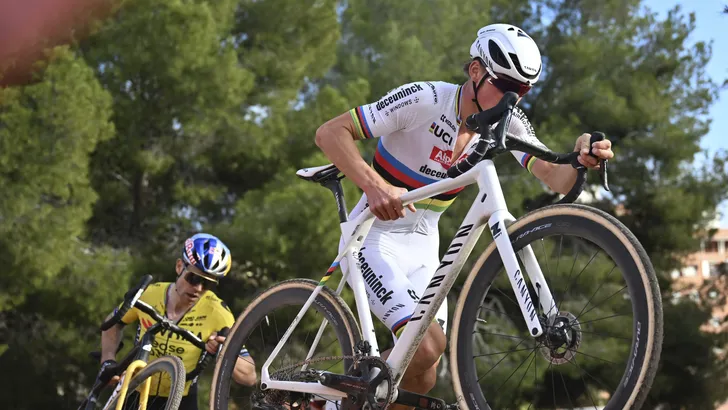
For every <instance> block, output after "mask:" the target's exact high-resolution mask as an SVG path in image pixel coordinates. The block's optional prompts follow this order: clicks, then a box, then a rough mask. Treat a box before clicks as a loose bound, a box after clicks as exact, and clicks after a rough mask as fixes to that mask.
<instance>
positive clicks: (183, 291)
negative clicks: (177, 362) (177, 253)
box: [101, 233, 256, 410]
mask: <svg viewBox="0 0 728 410" xmlns="http://www.w3.org/2000/svg"><path fill="white" fill-rule="evenodd" d="M231 263H232V260H231V257H230V250H229V249H228V248H227V246H225V244H224V243H223V242H222V241H221V240H220V239H218V238H216V237H214V236H212V235H209V234H204V233H201V234H197V235H194V236H193V237H191V238H189V239H187V240H186V241H185V244H184V247H183V248H182V257H181V258H179V259H177V264H176V267H175V268H176V271H177V279H176V281H175V282H158V283H154V284H152V285H150V286H149V287H148V288H147V289H146V290H145V291H144V293H143V294H142V296H141V300H142V301H144V302H146V303H148V304H149V305H151V306H152V307H154V309H155V310H157V311H158V312H159V313H160V314H163V315H164V316H165V317H167V318H168V319H170V320H173V321H175V322H176V323H177V324H178V325H179V326H180V327H182V328H185V329H187V330H190V331H191V332H192V333H194V334H196V335H197V336H198V337H199V338H200V339H202V340H207V345H206V350H207V351H208V352H209V353H213V354H214V353H215V352H216V351H217V349H218V347H219V345H220V344H221V343H222V342H224V341H225V337H223V336H220V335H218V331H220V330H221V329H223V328H225V327H227V328H230V327H232V325H233V324H234V323H235V318H234V317H233V314H232V313H231V312H230V309H229V308H228V307H227V306H226V305H225V303H224V302H223V301H222V299H220V298H219V297H217V295H216V294H215V293H214V292H213V291H212V290H211V288H213V287H214V286H215V285H216V284H217V283H218V281H219V279H220V278H222V277H224V276H225V275H226V274H227V273H228V272H229V271H230V266H231ZM111 315H113V313H112V314H111ZM111 315H109V317H111ZM121 321H122V324H118V325H116V326H114V327H112V328H111V329H109V330H107V331H105V332H102V334H101V361H102V368H103V367H105V366H107V365H109V364H113V363H115V360H114V358H115V356H116V354H115V352H116V348H117V346H118V345H119V342H120V340H121V336H122V331H123V326H124V325H126V324H131V323H133V322H139V327H138V334H137V337H138V338H140V337H141V336H142V335H143V334H144V333H145V332H146V331H147V329H148V328H149V327H150V326H152V325H153V324H154V322H153V321H152V319H151V318H150V317H149V315H147V314H146V313H144V312H141V311H139V310H138V309H134V308H132V309H131V310H129V312H127V314H126V315H124V316H123V317H122V319H121ZM201 354H202V351H201V350H200V349H199V348H197V347H195V346H194V345H192V344H191V343H190V342H188V341H186V340H184V339H182V338H181V337H179V336H177V335H174V334H171V333H169V332H164V331H162V332H161V333H160V334H158V335H157V336H156V339H155V341H154V343H153V344H152V351H151V352H150V360H151V359H153V358H157V357H160V356H178V357H179V358H180V359H182V362H183V363H184V365H185V371H186V372H190V371H192V370H193V369H194V368H195V366H197V362H198V360H199V359H200V355H201ZM233 379H234V380H235V381H236V382H237V383H240V384H244V385H253V384H254V383H255V379H256V374H255V366H254V362H253V360H252V358H251V357H250V355H249V354H248V351H247V350H246V349H245V348H243V349H242V350H241V352H240V357H239V358H238V361H237V363H236V365H235V370H234V371H233ZM117 380H118V378H117ZM196 381H197V380H189V381H187V382H186V383H185V391H184V398H183V399H182V402H181V404H180V407H179V408H180V409H182V410H196V409H197V383H196ZM168 395H169V380H164V379H162V380H159V378H154V379H152V387H151V391H150V401H149V403H150V404H149V405H148V406H147V409H149V410H153V409H156V408H160V409H161V408H164V405H165V404H166V399H165V398H166V397H167V396H168Z"/></svg>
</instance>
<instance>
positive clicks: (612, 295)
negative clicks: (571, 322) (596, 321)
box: [576, 285, 627, 319]
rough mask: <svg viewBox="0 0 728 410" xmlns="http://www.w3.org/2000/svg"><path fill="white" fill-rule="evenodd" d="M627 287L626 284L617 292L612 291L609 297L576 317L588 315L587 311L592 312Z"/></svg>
mask: <svg viewBox="0 0 728 410" xmlns="http://www.w3.org/2000/svg"><path fill="white" fill-rule="evenodd" d="M625 289H627V285H624V286H623V287H622V288H621V289H619V290H618V291H616V292H614V293H612V294H611V295H609V296H608V297H607V298H606V299H602V300H601V301H600V302H599V304H596V305H593V306H592V307H591V309H589V310H587V311H586V312H584V313H582V314H581V315H580V316H577V317H576V319H579V318H580V317H582V316H584V315H586V314H587V313H589V312H591V311H592V310H594V309H596V308H597V307H598V306H599V305H601V304H602V303H604V302H606V301H608V300H609V299H611V298H612V297H614V295H616V294H618V293H620V292H621V291H623V290H625Z"/></svg>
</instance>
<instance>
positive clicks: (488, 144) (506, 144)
mask: <svg viewBox="0 0 728 410" xmlns="http://www.w3.org/2000/svg"><path fill="white" fill-rule="evenodd" d="M517 101H518V95H517V94H516V93H514V92H511V91H509V92H507V93H505V94H504V95H503V97H502V98H501V100H500V101H499V102H498V104H496V105H495V106H494V107H492V108H490V109H487V110H484V111H481V112H479V113H475V114H472V115H470V116H468V117H467V118H466V119H465V126H466V127H468V129H470V130H471V131H475V132H478V133H479V134H480V137H479V140H478V144H477V145H476V146H475V149H474V150H473V152H472V153H471V154H469V155H468V156H467V157H465V159H463V160H462V161H460V162H458V163H456V164H454V165H452V166H451V167H450V168H449V169H448V170H447V176H448V177H450V178H456V177H458V176H460V175H462V174H464V173H465V172H467V171H469V170H470V169H472V168H473V167H474V166H475V165H476V164H477V163H478V162H480V161H481V160H483V159H484V158H488V159H491V158H494V157H495V156H496V155H498V154H501V153H503V152H506V151H511V150H518V151H523V152H525V153H527V154H531V155H533V156H534V157H536V158H539V159H541V160H543V161H546V162H550V163H553V164H571V166H572V167H574V168H575V169H576V170H577V175H576V181H575V182H574V186H573V187H572V188H571V190H570V191H569V192H568V193H567V194H566V195H565V196H564V197H563V198H562V199H561V200H560V201H558V202H557V203H571V202H574V201H575V200H576V198H578V197H579V195H580V194H581V192H582V191H583V189H584V185H585V183H586V171H587V169H586V167H584V166H583V165H581V163H579V162H578V160H577V158H578V157H579V152H576V151H575V152H568V153H556V152H553V151H551V150H549V149H548V148H546V147H539V146H536V145H533V144H531V143H529V142H527V141H524V140H522V139H520V138H517V137H511V136H509V135H508V133H507V130H508V125H509V124H510V119H511V114H512V112H513V109H514V108H515V105H516V102H517ZM496 122H498V125H497V126H496V127H495V130H493V129H492V128H491V126H492V125H493V124H495V123H496ZM484 134H485V135H484ZM605 138H606V137H605V136H604V133H602V132H599V131H594V132H592V133H591V138H590V141H589V155H591V156H593V157H595V158H596V156H595V155H594V154H593V153H592V148H591V146H592V144H593V143H594V142H596V141H601V140H603V139H605ZM599 163H600V168H599V178H600V180H601V182H602V186H603V187H604V189H605V190H607V191H609V185H608V182H607V160H605V159H600V160H599Z"/></svg>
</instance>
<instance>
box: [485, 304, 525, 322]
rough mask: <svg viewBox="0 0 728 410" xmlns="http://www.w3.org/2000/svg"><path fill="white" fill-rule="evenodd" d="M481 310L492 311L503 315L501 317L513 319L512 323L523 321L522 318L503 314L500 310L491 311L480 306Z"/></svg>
mask: <svg viewBox="0 0 728 410" xmlns="http://www.w3.org/2000/svg"><path fill="white" fill-rule="evenodd" d="M480 309H482V310H490V311H491V312H495V313H499V314H501V315H503V316H505V317H507V318H508V319H511V320H512V321H514V322H515V321H518V320H521V319H522V318H520V317H518V318H517V317H513V316H511V315H509V314H508V313H506V312H501V311H500V310H495V309H491V308H487V307H483V305H480Z"/></svg>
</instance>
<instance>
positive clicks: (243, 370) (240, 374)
mask: <svg viewBox="0 0 728 410" xmlns="http://www.w3.org/2000/svg"><path fill="white" fill-rule="evenodd" d="M256 377H257V376H256V374H255V362H254V361H253V359H252V358H251V357H250V356H246V357H238V360H237V362H235V367H234V368H233V380H234V381H235V383H238V384H242V385H245V386H252V385H254V384H255V379H256Z"/></svg>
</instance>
